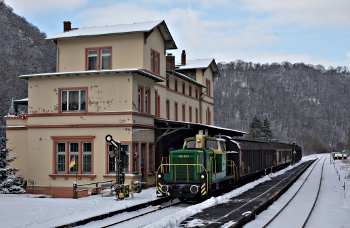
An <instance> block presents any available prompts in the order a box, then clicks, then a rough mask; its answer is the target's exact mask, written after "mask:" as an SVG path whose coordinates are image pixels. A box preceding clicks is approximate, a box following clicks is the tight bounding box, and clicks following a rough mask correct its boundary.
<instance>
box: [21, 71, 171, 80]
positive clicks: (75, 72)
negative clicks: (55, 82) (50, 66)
mask: <svg viewBox="0 0 350 228" xmlns="http://www.w3.org/2000/svg"><path fill="white" fill-rule="evenodd" d="M101 73H106V74H109V73H137V74H141V75H142V76H145V77H148V78H150V79H152V80H154V81H155V82H164V80H163V79H162V78H160V77H157V76H155V75H153V74H151V73H149V72H148V71H146V70H143V69H137V68H124V69H113V70H88V71H72V72H54V73H42V74H27V75H20V76H18V77H19V78H22V79H28V78H34V77H50V76H70V75H82V74H85V75H89V74H101Z"/></svg>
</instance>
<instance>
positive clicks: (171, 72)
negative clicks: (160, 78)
mask: <svg viewBox="0 0 350 228" xmlns="http://www.w3.org/2000/svg"><path fill="white" fill-rule="evenodd" d="M167 72H169V73H170V74H175V75H176V76H179V77H180V78H182V79H185V80H187V81H189V82H192V83H194V84H195V85H198V86H200V87H203V88H207V87H206V86H204V85H202V84H201V83H199V82H197V81H196V80H193V79H192V78H190V77H188V76H187V75H184V74H181V73H179V72H176V71H174V70H169V69H167Z"/></svg>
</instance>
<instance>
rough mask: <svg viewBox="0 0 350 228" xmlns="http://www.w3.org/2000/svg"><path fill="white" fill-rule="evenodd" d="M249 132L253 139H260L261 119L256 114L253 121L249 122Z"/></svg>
mask: <svg viewBox="0 0 350 228" xmlns="http://www.w3.org/2000/svg"><path fill="white" fill-rule="evenodd" d="M249 128H250V130H249V133H250V138H251V139H260V138H261V129H262V124H261V121H260V120H259V119H258V118H257V117H256V116H255V117H254V118H253V120H252V122H251V123H250V124H249Z"/></svg>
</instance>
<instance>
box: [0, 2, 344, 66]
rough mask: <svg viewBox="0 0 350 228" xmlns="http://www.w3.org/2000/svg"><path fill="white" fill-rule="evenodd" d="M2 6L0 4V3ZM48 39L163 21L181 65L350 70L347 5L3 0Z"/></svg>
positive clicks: (335, 3)
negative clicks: (238, 63) (68, 26)
mask: <svg viewBox="0 0 350 228" xmlns="http://www.w3.org/2000/svg"><path fill="white" fill-rule="evenodd" d="M0 1H1V0H0ZM4 2H5V3H6V4H7V5H9V6H11V7H12V8H13V11H14V12H15V13H16V14H18V15H20V16H23V17H24V18H26V19H27V21H29V22H30V23H32V24H33V25H35V26H37V27H38V28H39V29H40V30H41V31H42V32H45V33H46V34H47V36H50V35H53V34H55V33H57V32H60V31H62V30H63V21H65V20H68V21H71V23H72V27H73V28H79V27H91V26H101V25H102V26H104V25H116V24H127V23H134V22H143V21H155V20H165V22H166V24H167V25H168V28H169V30H170V33H171V34H172V36H173V38H174V40H175V43H176V45H177V47H178V50H176V51H171V52H172V53H173V54H175V56H176V59H177V60H179V59H180V53H181V51H182V50H186V54H187V59H203V58H215V60H216V62H230V61H235V60H237V59H241V60H244V61H251V62H254V63H257V62H259V63H272V62H279V63H281V62H283V61H289V62H291V63H296V62H304V63H307V64H313V65H317V64H322V65H323V66H325V67H326V68H328V67H329V66H333V67H336V66H347V67H349V68H350V13H349V10H350V0H293V1H287V0H176V1H173V0H129V1H124V0H59V1H52V0H4Z"/></svg>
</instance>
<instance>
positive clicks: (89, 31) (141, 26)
mask: <svg viewBox="0 0 350 228" xmlns="http://www.w3.org/2000/svg"><path fill="white" fill-rule="evenodd" d="M156 28H158V29H159V31H160V33H161V35H162V37H163V38H164V40H165V43H166V49H167V50H168V49H177V46H176V44H175V41H174V39H173V37H172V36H171V34H170V32H169V29H168V26H167V25H166V23H165V21H164V20H163V21H148V22H139V23H133V24H119V25H106V26H95V27H84V28H73V29H72V30H69V31H67V32H63V31H62V32H59V33H56V34H54V35H52V36H50V37H47V38H46V39H48V40H58V39H68V38H76V37H89V36H108V35H116V34H129V33H149V32H152V31H153V30H154V29H156Z"/></svg>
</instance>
